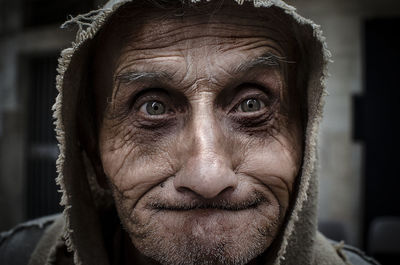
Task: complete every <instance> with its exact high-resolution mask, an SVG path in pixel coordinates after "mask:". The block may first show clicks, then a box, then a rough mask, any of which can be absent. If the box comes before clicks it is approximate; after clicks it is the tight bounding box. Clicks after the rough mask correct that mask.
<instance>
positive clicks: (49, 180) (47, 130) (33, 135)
mask: <svg viewBox="0 0 400 265" xmlns="http://www.w3.org/2000/svg"><path fill="white" fill-rule="evenodd" d="M57 57H58V56H57V54H50V55H40V56H38V55H36V56H30V57H28V58H27V59H26V63H27V73H28V78H29V79H28V80H29V84H28V86H27V88H28V93H27V96H28V97H27V115H26V117H27V119H28V121H27V134H26V135H27V152H26V156H27V157H26V160H27V168H26V218H27V219H32V218H35V217H39V216H43V215H48V214H52V213H56V212H60V211H61V207H60V206H59V202H60V194H59V193H58V192H57V190H58V187H57V186H56V182H55V178H56V176H57V174H56V159H57V156H58V148H57V142H56V138H55V133H54V126H53V118H52V111H51V107H52V105H53V103H54V101H55V96H56V94H57V93H56V86H55V79H56V67H57Z"/></svg>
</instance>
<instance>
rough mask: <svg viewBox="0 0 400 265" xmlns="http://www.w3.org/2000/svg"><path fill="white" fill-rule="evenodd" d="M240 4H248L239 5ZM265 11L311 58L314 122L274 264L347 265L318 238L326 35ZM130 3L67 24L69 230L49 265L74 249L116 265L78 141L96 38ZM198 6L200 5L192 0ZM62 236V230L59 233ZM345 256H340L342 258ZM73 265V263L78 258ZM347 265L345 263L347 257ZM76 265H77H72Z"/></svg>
mask: <svg viewBox="0 0 400 265" xmlns="http://www.w3.org/2000/svg"><path fill="white" fill-rule="evenodd" d="M236 1H237V3H238V4H239V5H241V4H243V1H244V0H236ZM250 1H251V2H252V3H253V4H254V6H256V7H258V8H270V7H275V9H276V10H277V12H278V13H281V14H280V15H281V16H283V17H284V18H285V19H288V20H290V21H292V24H293V27H294V29H295V30H294V32H295V33H296V38H297V40H298V41H299V43H300V47H301V49H302V52H303V53H304V56H303V58H307V60H308V61H307V62H306V65H307V66H308V67H309V75H308V81H307V83H308V87H307V93H308V96H307V97H308V98H307V102H308V121H307V125H306V131H305V149H304V157H303V167H302V173H301V176H300V179H299V181H298V183H297V189H296V191H295V194H294V196H293V199H294V200H295V202H294V204H293V207H292V208H291V210H290V211H289V212H288V213H287V214H288V218H287V222H286V223H285V225H284V227H283V229H282V231H281V233H280V235H279V237H278V238H277V239H276V242H275V243H274V245H275V248H274V249H272V250H271V253H270V254H271V255H270V257H271V260H270V262H269V263H268V264H274V265H284V264H292V265H295V264H296V265H299V264H300V265H301V264H318V265H328V264H346V262H345V261H343V260H342V258H340V248H339V249H338V248H335V247H333V246H332V245H331V244H330V243H329V242H328V241H327V240H326V239H325V238H323V237H322V236H321V235H320V234H318V232H317V228H316V226H317V219H316V208H317V206H316V205H317V187H318V183H317V177H316V175H315V171H316V161H317V158H316V157H317V134H318V127H319V123H320V120H321V117H322V109H323V104H324V95H325V89H324V77H325V76H326V64H327V62H328V60H329V57H330V54H329V51H328V50H327V49H326V45H325V42H324V37H323V36H322V32H321V30H320V28H319V26H317V25H316V24H314V23H313V22H312V21H311V20H308V19H305V18H303V17H301V16H300V15H298V14H297V13H296V9H295V8H294V7H292V6H290V5H288V4H286V3H284V2H283V1H281V0H250ZM127 2H130V1H123V0H111V1H109V2H108V3H107V4H106V5H105V6H104V7H103V8H101V9H99V10H95V11H92V12H90V13H88V14H85V15H80V16H77V17H75V18H73V19H71V20H70V21H69V22H67V23H66V24H64V25H68V24H76V25H78V27H79V30H78V32H77V36H76V40H75V41H74V42H73V43H72V47H71V48H68V49H65V50H64V51H63V52H62V53H61V57H60V59H59V67H58V72H59V75H58V76H57V89H58V91H59V95H58V97H57V100H56V103H55V105H54V107H53V108H54V117H55V119H56V122H55V124H56V132H57V139H58V141H59V148H60V156H59V158H58V160H57V170H58V174H59V175H58V177H57V184H58V185H59V186H60V189H61V191H62V200H61V204H62V205H63V206H64V207H65V210H64V213H63V217H64V218H63V220H62V221H58V226H60V227H63V229H62V230H63V233H62V235H61V234H60V235H59V238H58V239H57V242H56V244H55V245H54V246H53V248H52V251H51V253H50V254H49V255H47V263H48V264H53V263H57V264H58V262H57V257H58V256H59V255H58V254H57V251H58V250H59V249H60V248H61V247H65V246H67V248H68V250H69V251H70V252H72V253H73V260H74V263H75V264H84V265H86V264H96V265H103V264H104V265H106V264H109V261H108V260H109V259H108V256H107V252H106V250H105V247H104V242H103V241H104V240H103V236H102V232H101V231H102V229H101V225H102V221H101V215H100V213H99V212H100V210H101V207H103V205H104V204H103V203H102V202H103V201H107V197H108V196H109V195H108V194H107V192H105V191H104V190H102V189H101V188H100V187H99V186H98V185H97V184H96V181H94V178H93V176H92V175H93V173H92V170H91V168H90V166H89V164H88V163H86V162H85V155H84V154H83V152H82V148H81V146H80V145H79V142H78V136H77V133H76V132H77V126H78V124H77V119H76V117H77V115H79V113H77V110H78V104H80V103H79V100H78V95H79V91H80V90H82V89H83V87H84V86H85V85H86V84H87V76H86V73H87V70H86V69H87V67H88V63H89V62H88V61H89V60H88V57H89V54H90V52H89V50H90V45H91V44H90V43H91V42H92V40H93V39H94V38H95V37H96V33H97V32H98V31H99V30H100V29H101V27H102V26H103V25H104V24H105V23H106V22H107V20H108V19H109V18H110V16H112V14H113V13H114V12H117V10H118V9H119V8H123V6H124V4H126V3H127ZM192 2H198V0H192ZM54 231H59V230H57V229H55V230H54ZM338 253H339V255H338ZM70 259H72V258H70ZM344 259H345V258H344ZM68 264H70V263H68Z"/></svg>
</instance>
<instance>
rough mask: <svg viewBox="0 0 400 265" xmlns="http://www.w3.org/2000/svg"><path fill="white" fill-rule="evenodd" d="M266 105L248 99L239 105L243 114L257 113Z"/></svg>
mask: <svg viewBox="0 0 400 265" xmlns="http://www.w3.org/2000/svg"><path fill="white" fill-rule="evenodd" d="M264 107H265V104H264V102H262V101H261V100H259V99H256V98H248V99H245V100H243V101H242V103H240V105H239V111H241V112H255V111H259V110H260V109H262V108H264Z"/></svg>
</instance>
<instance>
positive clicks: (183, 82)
mask: <svg viewBox="0 0 400 265" xmlns="http://www.w3.org/2000/svg"><path fill="white" fill-rule="evenodd" d="M132 10H137V9H134V8H133V9H132ZM134 12H135V11H132V12H131V16H129V18H127V17H124V15H121V17H122V20H126V21H129V22H127V23H123V25H118V30H116V29H112V30H108V33H107V31H106V33H105V34H104V35H106V36H107V34H108V36H109V37H104V36H103V39H102V42H101V45H100V46H99V47H101V52H97V55H96V58H95V63H94V65H95V73H96V76H95V80H94V85H95V88H96V89H95V90H96V106H97V111H98V113H100V114H99V115H98V121H99V122H98V123H99V124H98V126H99V132H98V135H99V137H98V149H99V153H100V154H99V160H100V163H101V166H102V168H103V170H104V173H105V176H107V180H108V183H109V186H110V188H111V190H112V193H113V196H114V199H115V202H116V207H117V210H118V213H119V216H120V219H121V221H122V224H123V226H124V228H125V230H126V231H127V233H128V234H129V237H130V240H131V242H132V244H133V246H134V248H133V251H132V252H133V253H134V252H135V251H136V250H138V251H139V252H137V253H136V254H132V255H128V258H129V257H130V258H137V256H138V255H139V256H140V255H144V256H146V257H150V258H152V259H153V260H156V261H157V262H160V263H163V264H246V263H249V262H251V261H253V262H254V260H255V258H256V257H257V256H259V255H260V254H262V253H265V251H266V250H267V249H268V247H269V246H270V245H271V243H272V242H273V240H274V239H275V238H276V236H277V234H278V232H279V229H280V228H281V225H282V223H283V221H284V217H285V214H286V212H287V209H288V207H289V203H290V198H291V194H292V192H293V186H294V181H295V179H296V176H297V175H298V172H299V169H300V166H301V155H302V141H303V139H302V124H301V122H300V114H299V113H298V111H296V109H295V108H294V107H293V106H295V105H296V102H294V101H293V100H290V96H289V94H290V93H289V92H290V91H291V90H293V89H294V88H295V86H296V82H295V81H294V80H296V67H295V65H296V64H295V63H294V60H295V57H294V56H295V55H294V54H295V45H294V43H293V41H292V40H291V39H289V38H288V37H287V35H288V34H286V33H287V32H288V29H287V28H285V27H286V25H285V23H280V22H279V20H278V19H276V18H275V17H274V16H273V15H272V12H271V11H270V10H267V9H263V10H255V9H254V8H253V7H250V6H246V7H241V8H239V7H238V6H237V5H236V4H226V6H223V7H222V8H221V9H219V10H215V11H214V12H212V13H210V14H209V15H204V12H203V11H201V10H191V9H188V10H185V12H184V14H179V15H177V12H175V11H174V12H170V11H168V12H167V11H165V10H159V9H154V8H153V9H152V10H145V8H142V10H141V12H139V13H136V14H135V13H134ZM178 13H179V12H178ZM144 14H145V15H144ZM258 16H260V17H264V18H263V19H255V18H256V17H258ZM266 18H267V19H266ZM114 24H118V23H114ZM119 24H122V23H121V22H119ZM266 58H267V59H266ZM283 58H284V59H283ZM249 99H250V100H251V101H250V102H248V100H249ZM154 102H156V105H154ZM249 104H250V105H249ZM99 175H101V173H99ZM126 262H127V263H128V261H126ZM135 264H136V263H135Z"/></svg>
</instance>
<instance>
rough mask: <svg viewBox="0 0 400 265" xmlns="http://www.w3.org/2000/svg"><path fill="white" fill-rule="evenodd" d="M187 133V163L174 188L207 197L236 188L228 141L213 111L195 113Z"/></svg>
mask: <svg viewBox="0 0 400 265" xmlns="http://www.w3.org/2000/svg"><path fill="white" fill-rule="evenodd" d="M186 135H187V137H185V139H182V140H183V142H184V143H183V144H184V145H185V146H186V147H185V151H184V153H183V156H184V157H185V158H184V161H185V163H184V164H183V166H182V168H181V170H180V171H179V172H177V174H176V176H175V178H174V186H175V189H176V190H177V191H179V192H189V193H195V194H196V195H197V196H200V197H203V198H205V199H212V198H215V197H217V196H218V195H220V194H222V193H224V192H227V191H229V190H231V191H233V190H235V189H236V187H237V185H238V180H237V177H236V174H235V172H234V171H233V169H232V161H231V158H230V157H231V154H229V152H227V145H228V144H229V143H228V141H227V140H226V139H225V137H224V134H223V132H222V130H221V127H220V125H219V124H218V121H216V119H215V118H214V117H213V115H212V114H211V113H209V114H207V113H205V112H202V114H201V115H199V116H198V117H195V118H194V119H193V122H191V126H190V128H189V129H188V131H187V133H186Z"/></svg>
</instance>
